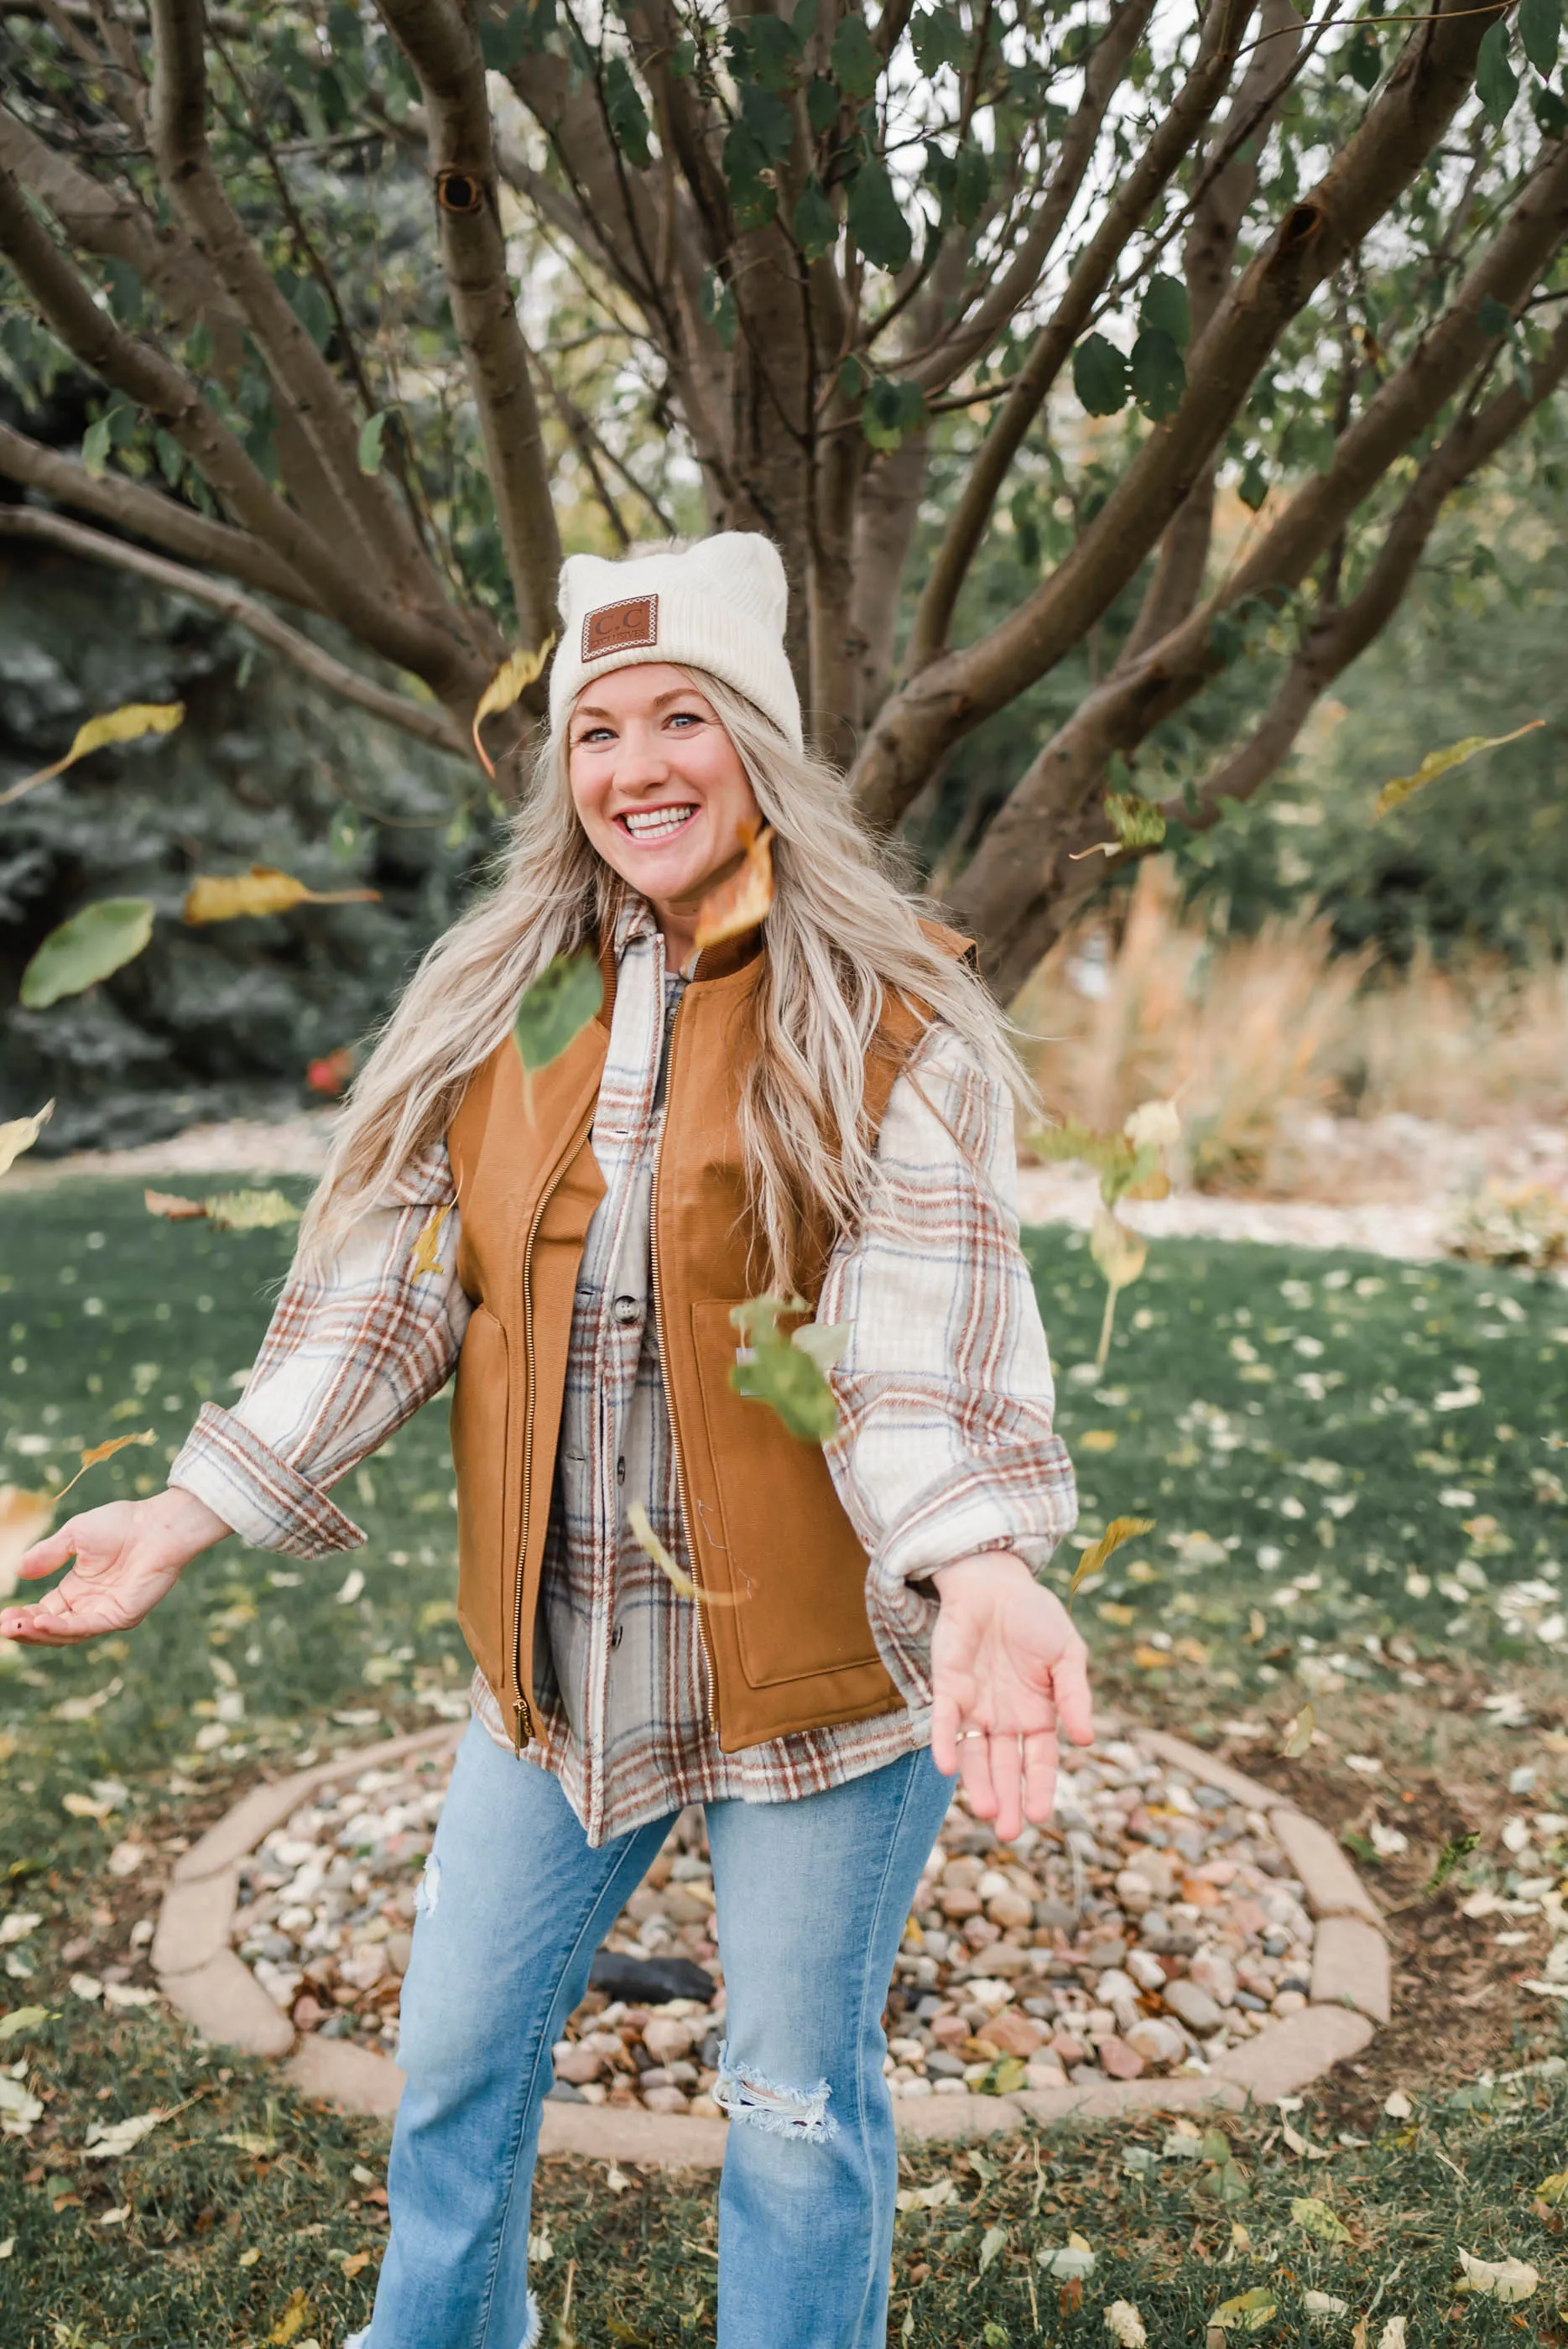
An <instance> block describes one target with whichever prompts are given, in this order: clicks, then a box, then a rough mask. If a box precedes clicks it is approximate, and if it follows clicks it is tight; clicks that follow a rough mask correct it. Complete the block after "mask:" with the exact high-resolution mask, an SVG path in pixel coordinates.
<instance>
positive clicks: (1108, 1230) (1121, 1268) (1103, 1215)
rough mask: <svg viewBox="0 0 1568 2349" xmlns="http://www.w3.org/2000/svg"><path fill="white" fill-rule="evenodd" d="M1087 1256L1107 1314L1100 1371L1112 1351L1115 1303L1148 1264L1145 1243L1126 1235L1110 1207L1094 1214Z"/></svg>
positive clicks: (1136, 1234)
mask: <svg viewBox="0 0 1568 2349" xmlns="http://www.w3.org/2000/svg"><path fill="white" fill-rule="evenodd" d="M1089 1254H1090V1255H1091V1256H1092V1257H1094V1259H1095V1262H1096V1264H1097V1265H1098V1266H1099V1268H1100V1270H1101V1272H1102V1273H1103V1274H1104V1276H1105V1282H1106V1312H1105V1319H1104V1320H1103V1321H1102V1322H1101V1324H1100V1344H1099V1350H1098V1352H1097V1353H1096V1357H1095V1367H1096V1370H1101V1371H1103V1370H1104V1369H1105V1367H1106V1357H1107V1355H1108V1354H1109V1352H1110V1350H1111V1324H1112V1322H1113V1320H1114V1319H1115V1318H1116V1299H1117V1298H1118V1297H1119V1295H1120V1294H1121V1292H1122V1290H1123V1289H1124V1288H1126V1287H1127V1283H1128V1282H1129V1281H1132V1280H1136V1279H1137V1277H1138V1275H1139V1273H1140V1272H1141V1271H1142V1270H1143V1268H1144V1266H1145V1264H1146V1263H1147V1261H1148V1242H1147V1240H1146V1239H1145V1238H1144V1237H1143V1236H1142V1234H1141V1233H1139V1232H1135V1231H1129V1230H1128V1228H1127V1225H1126V1224H1124V1223H1123V1222H1122V1221H1121V1220H1120V1218H1119V1217H1118V1216H1115V1215H1113V1214H1112V1212H1111V1210H1110V1208H1109V1207H1107V1206H1103V1205H1102V1206H1099V1207H1098V1208H1096V1212H1095V1221H1094V1226H1093V1228H1092V1229H1091V1231H1090V1233H1089Z"/></svg>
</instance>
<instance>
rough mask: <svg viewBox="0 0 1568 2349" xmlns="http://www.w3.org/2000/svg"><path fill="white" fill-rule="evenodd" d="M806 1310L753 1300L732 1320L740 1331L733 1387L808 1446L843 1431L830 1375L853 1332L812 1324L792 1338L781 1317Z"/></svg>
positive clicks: (797, 1303)
mask: <svg viewBox="0 0 1568 2349" xmlns="http://www.w3.org/2000/svg"><path fill="white" fill-rule="evenodd" d="M804 1311H805V1300H804V1299H801V1298H798V1297H794V1298H790V1297H771V1296H770V1297H751V1298H748V1299H747V1300H746V1302H745V1303H744V1304H743V1305H737V1306H736V1307H735V1308H734V1309H733V1310H732V1313H731V1315H730V1319H731V1320H732V1322H733V1323H734V1325H735V1328H736V1329H737V1330H739V1332H740V1338H741V1345H740V1351H739V1355H738V1358H737V1360H736V1361H734V1362H733V1363H732V1365H731V1369H730V1384H731V1386H732V1388H733V1389H734V1391H735V1392H736V1393H737V1394H738V1395H744V1396H745V1397H746V1399H747V1400H748V1402H765V1403H766V1404H767V1405H768V1406H769V1408H770V1410H772V1411H774V1412H775V1413H777V1415H778V1417H779V1418H780V1419H782V1420H783V1422H784V1425H785V1426H786V1427H787V1428H788V1430H789V1432H790V1433H791V1434H792V1435H797V1436H799V1438H800V1440H801V1442H802V1443H803V1444H826V1443H827V1442H829V1441H830V1439H831V1438H832V1437H833V1436H834V1435H836V1433H837V1432H838V1405H837V1403H836V1402H835V1400H834V1396H833V1390H832V1388H831V1387H830V1386H829V1385H828V1383H827V1380H826V1375H825V1373H826V1371H829V1370H831V1369H832V1367H833V1365H834V1363H835V1362H836V1361H837V1359H838V1356H839V1355H840V1354H841V1353H842V1352H843V1350H844V1343H845V1340H846V1337H847V1335H848V1332H847V1330H845V1329H844V1328H842V1327H841V1326H840V1325H839V1324H837V1323H836V1322H835V1323H817V1322H815V1321H808V1322H806V1323H805V1324H804V1325H803V1327H801V1328H800V1329H798V1330H795V1331H794V1334H793V1336H790V1335H786V1334H785V1333H784V1331H782V1330H780V1328H779V1326H778V1322H779V1316H780V1314H781V1313H798V1312H804Z"/></svg>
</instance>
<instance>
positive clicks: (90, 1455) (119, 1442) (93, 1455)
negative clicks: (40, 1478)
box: [54, 1427, 158, 1501]
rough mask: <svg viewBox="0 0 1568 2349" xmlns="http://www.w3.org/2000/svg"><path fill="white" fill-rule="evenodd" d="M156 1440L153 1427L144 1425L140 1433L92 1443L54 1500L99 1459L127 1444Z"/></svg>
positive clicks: (77, 1481) (63, 1495)
mask: <svg viewBox="0 0 1568 2349" xmlns="http://www.w3.org/2000/svg"><path fill="white" fill-rule="evenodd" d="M157 1441H158V1433H157V1430H156V1429H155V1428H151V1427H144V1428H143V1429H142V1430H141V1431H140V1434H137V1435H111V1436H109V1437H108V1438H107V1439H106V1440H105V1441H104V1442H103V1443H102V1444H93V1445H92V1446H91V1448H90V1449H89V1450H88V1451H86V1452H84V1453H83V1454H82V1455H81V1463H82V1464H81V1466H80V1467H79V1468H78V1470H77V1473H76V1475H74V1476H73V1477H72V1478H71V1483H70V1485H61V1486H60V1489H59V1491H58V1492H57V1494H56V1495H54V1498H55V1500H56V1501H63V1500H64V1499H65V1496H66V1495H67V1493H68V1492H69V1491H70V1489H71V1485H75V1484H78V1483H79V1482H80V1480H81V1478H82V1477H83V1476H85V1475H87V1472H88V1469H89V1468H96V1467H97V1466H98V1464H99V1461H100V1460H108V1459H109V1458H110V1457H111V1456H112V1454H115V1453H116V1452H123V1451H124V1449H125V1447H126V1445H127V1444H156V1443H157Z"/></svg>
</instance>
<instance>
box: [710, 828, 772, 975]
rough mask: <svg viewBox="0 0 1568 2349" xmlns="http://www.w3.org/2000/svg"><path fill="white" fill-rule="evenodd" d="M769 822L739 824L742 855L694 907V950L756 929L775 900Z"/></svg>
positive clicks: (713, 945) (715, 944)
mask: <svg viewBox="0 0 1568 2349" xmlns="http://www.w3.org/2000/svg"><path fill="white" fill-rule="evenodd" d="M773 836H774V835H773V831H772V828H771V826H769V825H768V824H765V823H764V824H763V825H762V827H761V828H760V829H759V828H758V826H757V825H755V824H752V823H744V824H742V826H741V848H742V858H741V863H740V864H739V866H738V867H737V869H736V870H735V871H734V872H733V873H732V874H731V875H730V878H729V879H728V880H727V881H722V882H721V883H720V884H719V886H718V887H717V888H716V889H713V890H711V891H710V892H709V894H708V895H707V896H706V897H704V898H703V900H702V903H701V905H700V906H699V907H698V909H697V939H696V943H697V950H698V952H699V953H701V950H702V948H703V947H716V946H718V945H719V943H720V941H721V940H722V939H724V938H736V937H740V936H742V933H743V932H745V931H747V930H753V929H755V927H756V926H757V924H758V923H759V922H760V921H762V920H763V918H764V916H766V914H767V911H768V908H769V907H770V906H771V905H772V904H773V902H774V856H773V848H772V846H771V843H772V840H773Z"/></svg>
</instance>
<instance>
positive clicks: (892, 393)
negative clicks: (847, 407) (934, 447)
mask: <svg viewBox="0 0 1568 2349" xmlns="http://www.w3.org/2000/svg"><path fill="white" fill-rule="evenodd" d="M925 422H926V397H925V394H924V392H923V391H922V390H921V389H920V387H919V384H918V383H909V382H904V383H899V382H897V381H895V380H894V378H892V377H890V376H885V375H884V376H878V377H877V379H876V381H875V382H874V383H873V384H872V386H871V388H870V390H869V391H868V392H867V395H866V401H865V405H864V406H863V407H862V409H861V410H860V429H861V430H862V432H863V433H864V434H865V435H866V438H867V440H868V441H869V442H870V444H871V446H872V448H873V449H878V450H881V451H882V452H883V454H884V455H886V454H888V453H889V452H890V451H891V450H894V449H897V448H898V446H899V444H900V443H901V442H902V441H905V440H908V439H909V435H910V434H911V433H912V432H919V430H920V429H922V427H923V426H924V424H925Z"/></svg>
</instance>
